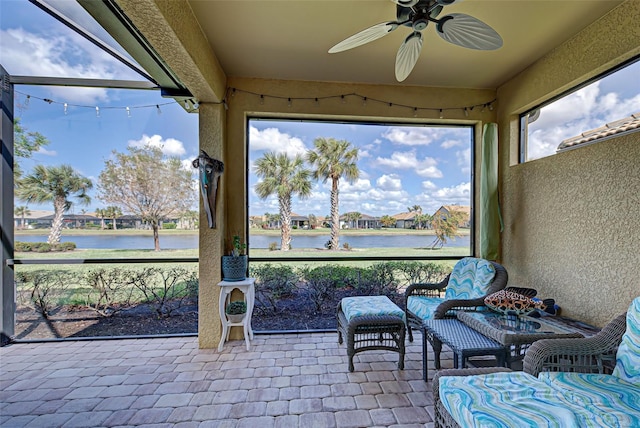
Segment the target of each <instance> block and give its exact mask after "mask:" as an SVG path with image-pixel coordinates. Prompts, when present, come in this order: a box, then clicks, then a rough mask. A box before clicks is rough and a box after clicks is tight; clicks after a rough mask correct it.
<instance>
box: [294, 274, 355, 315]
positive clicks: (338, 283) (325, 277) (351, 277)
mask: <svg viewBox="0 0 640 428" xmlns="http://www.w3.org/2000/svg"><path fill="white" fill-rule="evenodd" d="M299 273H300V276H301V278H303V279H304V281H305V282H306V288H307V291H308V293H309V297H310V299H311V301H312V302H313V303H314V305H315V307H316V310H318V311H322V309H323V307H325V308H326V307H329V308H332V309H333V308H335V306H336V305H337V303H338V302H337V298H336V291H337V290H338V289H340V288H345V287H349V286H353V285H355V284H356V283H357V270H356V269H355V268H352V267H349V266H340V265H324V266H318V267H315V268H310V267H307V266H305V267H303V268H300V270H299Z"/></svg>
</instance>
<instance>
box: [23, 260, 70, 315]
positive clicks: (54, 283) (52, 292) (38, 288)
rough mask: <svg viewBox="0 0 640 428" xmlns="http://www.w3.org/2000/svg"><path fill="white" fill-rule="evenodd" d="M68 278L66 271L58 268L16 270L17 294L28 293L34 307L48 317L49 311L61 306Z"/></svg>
mask: <svg viewBox="0 0 640 428" xmlns="http://www.w3.org/2000/svg"><path fill="white" fill-rule="evenodd" d="M69 279H70V278H69V274H68V273H67V272H65V271H58V270H35V271H30V272H18V273H16V276H15V282H16V288H17V289H18V290H19V295H22V294H28V296H29V300H30V301H31V303H32V304H33V306H34V308H35V309H36V310H37V311H38V312H40V313H41V314H42V316H43V317H44V318H49V315H50V314H51V312H52V311H53V310H54V309H55V308H57V307H59V306H61V304H62V300H63V294H64V292H65V290H66V288H67V286H68V284H69V283H70V281H69Z"/></svg>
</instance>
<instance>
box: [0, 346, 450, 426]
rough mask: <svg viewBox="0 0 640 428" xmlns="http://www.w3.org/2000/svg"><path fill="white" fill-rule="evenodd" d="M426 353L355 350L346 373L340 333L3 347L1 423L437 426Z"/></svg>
mask: <svg viewBox="0 0 640 428" xmlns="http://www.w3.org/2000/svg"><path fill="white" fill-rule="evenodd" d="M418 344H420V345H418ZM421 352H422V349H421V340H420V339H416V340H415V341H414V343H408V342H407V354H406V358H405V370H403V371H398V369H397V366H396V364H397V354H396V353H392V352H387V351H369V352H363V353H359V354H357V355H356V356H355V357H354V364H355V367H356V369H355V371H354V372H349V371H348V366H347V356H346V349H345V346H344V345H338V343H337V337H336V334H335V333H309V334H294V335H292V334H287V335H277V334H274V335H256V337H255V338H254V340H253V341H252V342H251V350H250V351H247V350H246V349H245V343H244V341H231V342H228V343H226V344H225V348H224V350H223V352H221V353H218V352H217V351H216V350H212V349H198V339H197V338H195V337H172V338H156V339H140V340H136V339H125V340H118V341H112V340H110V341H99V340H96V341H77V342H72V341H67V342H47V343H29V344H27V343H18V344H12V345H9V346H5V347H3V348H0V359H1V360H2V370H1V371H0V387H1V388H0V425H2V426H3V427H4V426H7V427H41V426H54V427H65V428H66V427H80V426H133V425H154V426H173V427H175V428H181V427H184V428H188V427H207V426H216V427H227V426H228V427H252V428H253V427H260V428H269V427H274V428H289V427H291V428H295V427H313V426H318V427H327V428H331V427H340V428H348V427H362V426H393V425H398V426H423V427H432V426H433V422H432V416H433V397H432V395H431V384H430V383H425V382H424V381H423V380H422V370H421V368H422V367H421V364H422V355H421ZM447 356H449V357H450V356H451V353H450V352H444V353H443V357H445V358H446V357H447ZM450 365H451V363H450V362H449V361H446V360H443V367H447V366H450ZM432 372H434V371H433V370H430V373H432Z"/></svg>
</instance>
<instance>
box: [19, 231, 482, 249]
mask: <svg viewBox="0 0 640 428" xmlns="http://www.w3.org/2000/svg"><path fill="white" fill-rule="evenodd" d="M329 237H330V236H329V234H327V235H320V236H319V235H313V236H294V237H293V238H292V240H291V246H292V247H293V248H294V249H299V248H324V244H325V243H326V242H327V241H328V240H329ZM434 239H435V238H434V237H433V236H431V235H347V236H341V237H340V245H341V246H342V245H343V244H344V243H348V244H349V245H350V246H351V247H352V248H385V247H394V248H398V247H405V248H424V247H429V246H431V243H432V242H433V240H434ZM15 240H16V241H21V242H46V241H47V236H46V235H16V237H15ZM61 241H62V242H75V244H76V245H77V247H78V248H86V249H88V248H93V249H127V250H153V237H151V236H150V235H77V236H65V235H64V232H63V234H62V238H61ZM272 242H275V243H276V244H277V245H278V247H279V246H280V237H278V236H265V235H255V236H251V237H250V241H249V244H250V248H269V244H270V243H272ZM469 245H470V244H469V236H462V237H458V238H456V239H455V240H453V241H449V242H447V243H446V244H445V247H467V248H468V247H469ZM160 248H162V249H165V250H169V249H174V250H181V249H191V248H198V235H194V234H191V235H173V234H172V235H162V233H160Z"/></svg>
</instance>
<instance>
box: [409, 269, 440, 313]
mask: <svg viewBox="0 0 640 428" xmlns="http://www.w3.org/2000/svg"><path fill="white" fill-rule="evenodd" d="M448 283H449V275H447V277H446V278H445V279H443V280H442V281H440V282H438V283H435V284H427V283H415V284H411V285H409V286H408V287H407V289H406V290H405V292H404V307H405V309H406V308H407V302H408V301H409V297H411V296H423V297H440V293H441V292H443V291H444V290H445V289H446V288H447V284H448Z"/></svg>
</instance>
